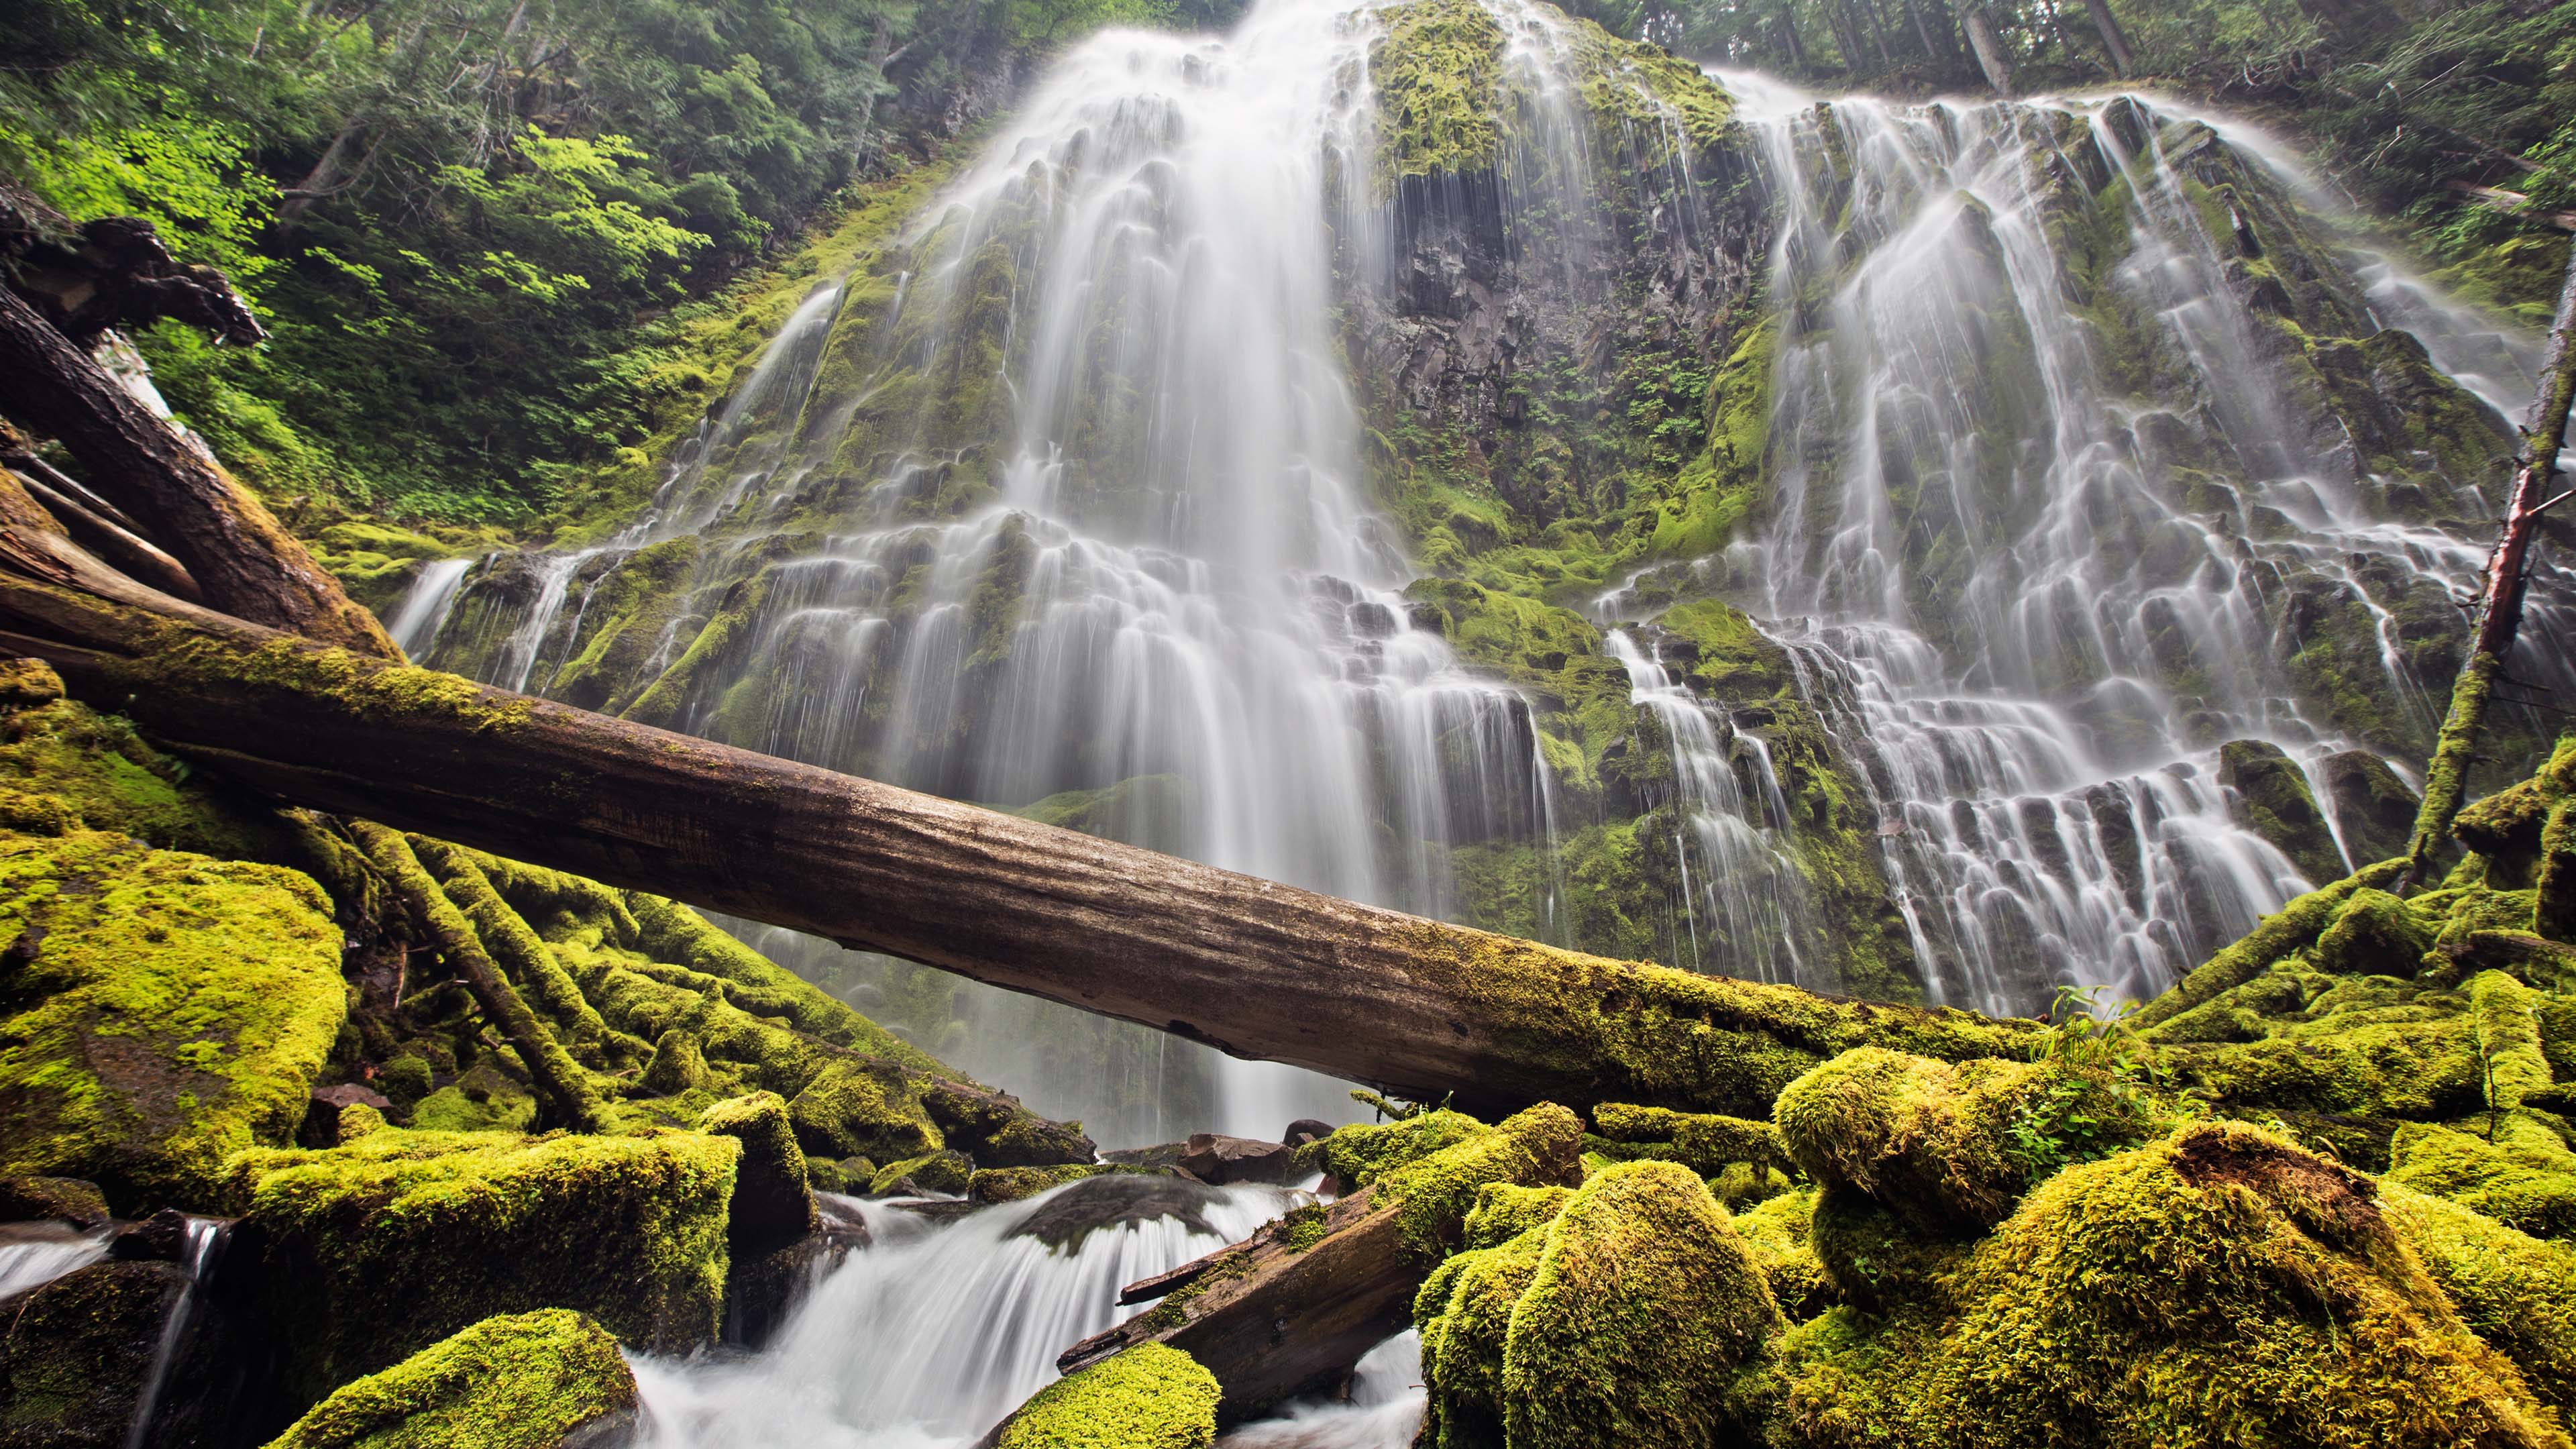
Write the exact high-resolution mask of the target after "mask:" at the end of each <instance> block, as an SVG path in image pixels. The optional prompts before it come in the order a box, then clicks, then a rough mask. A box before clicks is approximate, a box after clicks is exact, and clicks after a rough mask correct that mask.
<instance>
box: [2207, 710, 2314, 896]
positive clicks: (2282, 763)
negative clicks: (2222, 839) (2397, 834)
mask: <svg viewBox="0 0 2576 1449" xmlns="http://www.w3.org/2000/svg"><path fill="white" fill-rule="evenodd" d="M2218 783H2220V784H2221V785H2224V786H2226V787H2227V788H2228V789H2229V790H2230V791H2232V792H2234V793H2233V795H2232V797H2231V798H2230V799H2229V801H2228V811H2229V813H2230V814H2231V815H2233V816H2234V817H2235V820H2236V823H2237V824H2238V825H2241V826H2243V827H2244V828H2245V829H2246V830H2248V831H2250V832H2251V833H2253V834H2254V835H2256V836H2258V837H2260V838H2261V839H2262V840H2263V841H2264V842H2266V843H2267V844H2269V845H2271V846H2272V848H2274V849H2275V850H2278V851H2280V852H2281V853H2282V854H2283V855H2286V856H2288V857H2289V858H2290V864H2292V865H2294V866H2297V867H2298V869H2299V874H2301V875H2303V876H2306V877H2307V878H2308V879H2309V880H2310V881H2313V882H2315V883H2317V884H2319V885H2322V884H2324V883H2325V882H2327V881H2330V880H2340V879H2342V877H2343V874H2344V864H2343V852H2342V851H2341V850H2339V849H2338V848H2337V847H2336V845H2335V837H2334V827H2333V826H2332V825H2330V824H2328V823H2327V822H2326V815H2325V812H2324V811H2323V810H2321V809H2319V808H2317V797H2316V792H2315V791H2314V790H2312V789H2310V788H2309V786H2308V777H2307V774H2306V772H2304V771H2302V770H2301V769H2300V768H2299V766H2298V763H2297V762H2296V761H2294V760H2292V759H2291V758H2290V757H2289V756H2288V755H2287V754H2285V753H2283V752H2282V749H2281V747H2280V746H2279V745H2276V744H2273V743H2271V742H2269V741H2267V740H2229V741H2228V742H2227V743H2225V744H2223V745H2220V746H2219V747H2218Z"/></svg>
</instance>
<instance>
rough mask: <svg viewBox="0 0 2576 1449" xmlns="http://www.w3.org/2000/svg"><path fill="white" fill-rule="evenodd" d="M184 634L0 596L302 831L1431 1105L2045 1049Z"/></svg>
mask: <svg viewBox="0 0 2576 1449" xmlns="http://www.w3.org/2000/svg"><path fill="white" fill-rule="evenodd" d="M133 592H135V593H138V594H139V593H140V592H141V591H140V590H134V591H133ZM165 603H166V607H164V608H162V609H161V610H160V611H159V612H152V611H150V610H147V609H145V608H137V607H134V606H132V605H131V604H126V603H118V602H114V601H111V600H107V599H99V598H93V597H89V596H86V595H83V594H80V593H77V592H74V591H73V590H71V589H66V588H63V587H59V586H57V585H53V584H48V583H45V582H41V581H38V580H34V579H28V578H24V577H12V576H9V575H7V574H0V650H7V651H11V652H15V653H21V654H33V655H37V656H40V657H42V658H44V659H46V660H48V661H50V662H51V663H53V664H54V666H55V667H56V668H57V669H58V670H59V671H60V672H61V673H62V674H63V675H64V677H65V678H66V679H68V680H71V681H73V682H74V685H75V687H76V688H77V689H79V690H80V691H82V692H83V693H84V695H85V696H86V697H88V698H90V699H93V700H97V701H102V702H108V701H113V707H115V708H118V709H120V710H122V711H124V712H125V713H127V714H129V715H131V716H132V717H133V718H134V719H135V720H136V722H137V723H138V724H140V725H141V726H142V727H143V728H144V729H145V730H146V731H147V732H148V733H150V734H151V735H152V736H153V737H154V738H156V739H158V740H160V741H162V742H163V743H165V744H166V745H167V746H168V747H169V748H171V749H173V750H175V751H177V752H179V753H181V754H183V755H186V756H188V757H190V758H192V759H194V760H196V761H198V762H199V763H201V764H206V765H210V766H214V767H218V768H220V769H222V770H224V771H226V772H227V773H229V774H231V775H233V776H234V777H235V778H237V779H239V780H241V781H242V782H244V783H246V784H249V785H252V786H255V787H257V788H261V789H264V790H267V791H269V792H270V793H272V794H274V795H276V796H278V797H279V798H281V799H284V800H288V801H291V802H294V803H298V804H304V805H309V806H312V807H314V808H317V809H321V810H327V811H331V812H334V813H339V814H345V815H351V816H358V817H363V818H366V819H371V820H379V821H383V822H385V823H387V824H389V825H395V826H398V827H400V828H403V829H407V830H415V831H419V832H421V833H423V834H426V835H432V836H436V837H438V838H440V839H442V840H452V841H457V842H460V843H463V844H469V845H474V846H477V847H480V848H482V849H485V850H489V851H491V852H493V853H495V854H500V855H506V856H510V857H513V858H517V859H522V860H529V861H535V862H539V863H542V864H546V865H550V866H553V867H555V868H557V869H561V870H568V871H573V872H576V873H579V874H582V875H586V876H590V877H592V878H594V879H597V880H600V881H605V882H608V883H610V884H614V885H622V886H628V887H633V888H638V889H642V890H647V891H652V892H655V893H657V894H661V895H666V896H672V897H676V898H678V899H680V900H683V901H687V902H689V903H690V904H693V905H697V906H702V907H705V908H708V909H712V910H717V911H723V912H726V913H729V914H732V915H737V916H745V917H749V918H751V919H753V920H757V921H764V922H767V923H770V924H773V925H778V926H785V927H788V928H790V929H792V930H799V931H805V932H809V933H811V934H814V935H817V936H824V937H828V938H830V939H832V940H835V941H839V942H841V943H842V944H844V945H848V946H852V947H857V948H860V949H865V950H872V951H884V952H887V953H890V954H892V955H896V956H902V957H905V958H907V959H910V960H913V961H919V962H922V963H925V964H927V965H931V966H937V967H940V968H943V969H945V970H949V971H954V972H956V973H958V974H960V975H964V976H969V977H972V978H974V979H976V980H978V981H984V982H988V983H991V984H993V985H997V986H1003V987H1007V988H1009V989H1011V990H1015V991H1023V992H1027V993H1029V994H1031V995H1036V996H1043V997H1046V998H1048V999H1050V1000H1054V1001H1059V1002H1063V1003H1066V1004H1068V1005H1071V1006H1076V1007H1079V1008H1081V1009H1083V1010H1086V1011H1092V1012H1097V1013H1099V1014H1101V1015H1104V1016H1113V1017H1118V1018H1120V1019H1123V1020H1127V1021H1134V1022H1141V1023H1143V1024H1145V1025H1148V1026H1152V1027H1156V1028H1158V1029H1161V1030H1164V1031H1169V1032H1172V1033H1175V1034H1177V1035H1181V1036H1185V1037H1189V1038H1191V1039H1193V1040H1196V1041H1203V1042H1207V1043H1209V1044H1211V1045H1214V1046H1216V1047H1217V1048H1219V1049H1220V1050H1223V1051H1226V1052H1229V1053H1231V1054H1233V1055H1235V1056H1240V1057H1247V1058H1255V1059H1266V1060H1273V1061H1283V1062H1289V1063H1292V1064H1294V1065H1297V1066H1302V1067H1308V1068H1312V1069H1314V1070H1316V1071H1320V1072H1326V1073H1330V1074H1333V1075H1336V1076H1341V1077H1347V1078H1352V1079H1355V1080H1358V1081H1362V1082H1367V1083H1370V1084H1372V1085H1374V1086H1377V1087H1380V1088H1382V1089H1384V1090H1387V1091H1391V1092H1397V1093H1401V1094H1404V1095H1406V1096H1410V1097H1414V1098H1417V1099H1429V1100H1436V1099H1439V1098H1441V1097H1444V1096H1447V1095H1449V1094H1451V1093H1455V1094H1456V1095H1457V1098H1458V1102H1459V1105H1460V1106H1462V1107H1464V1108H1466V1109H1468V1110H1471V1111H1485V1112H1492V1111H1497V1110H1508V1109H1512V1108H1517V1107H1519V1106H1522V1105H1525V1104H1527V1103H1531V1102H1537V1101H1546V1100H1553V1101H1558V1102H1563V1103H1566V1104H1568V1105H1570V1106H1576V1107H1582V1106H1588V1105H1590V1104H1592V1103H1595V1102H1602V1101H1620V1102H1637V1103H1642V1104H1649V1105H1661V1106H1671V1107H1678V1108H1685V1109H1689V1110H1695V1111H1704V1112H1723V1113H1729V1114H1732V1115H1736V1116H1748V1117H1761V1116H1766V1115H1768V1113H1769V1111H1770V1108H1771V1101H1772V1098H1773V1097H1774V1096H1775V1095H1777V1093H1778V1092H1779V1090H1780V1088H1781V1087H1782V1086H1784V1085H1786V1084H1787V1083H1788V1081H1789V1080H1790V1079H1791V1078H1793V1077H1795V1076H1797V1075H1798V1074H1799V1073H1801V1072H1803V1071H1805V1070H1806V1069H1807V1068H1808V1067H1810V1066H1813V1065H1815V1064H1816V1063H1818V1062H1821V1061H1823V1060H1825V1059H1826V1058H1828V1057H1831V1056H1834V1055H1837V1054H1838V1053H1840V1052H1842V1051H1844V1050H1846V1049H1848V1048H1851V1047H1855V1046H1861V1045H1867V1044H1878V1045H1885V1046H1892V1047H1898V1048H1901V1049H1904V1050H1908V1051H1915V1052H1920V1053H1923V1054H1926V1055H1930V1056H1937V1057H1944V1058H1949V1059H1953V1060H1961V1059H1967V1058H1972V1057H1981V1056H2009V1055H2018V1054H2020V1052H2021V1051H2022V1050H2023V1049H2024V1043H2026V1041H2027V1040H2028V1038H2027V1037H2026V1036H2025V1035H2024V1031H2025V1030H2026V1029H2027V1028H2028V1025H2029V1024H2028V1023H2002V1022H1994V1021H1989V1020H1987V1019H1985V1018H1982V1017H1978V1016H1975V1015H1972V1014H1970V1013H1966V1012H1960V1011H1954V1010H1946V1009H1941V1010H1926V1009H1922V1008H1912V1007H1897V1006H1881V1005H1867V1004H1862V1003H1857V1002H1845V1001H1836V1000H1830V999H1827V998H1823V997H1818V996H1814V995H1811V994H1809V993H1807V992H1803V991H1799V990H1797V989H1795V988H1792V987H1786V986H1769V985H1762V984H1757V983H1753V982H1744V981H1731V980H1725V979H1722V978H1716V977H1704V976H1695V975H1691V974H1689V973H1687V972H1681V971H1674V970H1668V969H1666V968H1663V967H1659V966H1650V965H1641V964H1637V963H1633V962H1622V961H1611V960H1605V959H1603V958H1600V957H1595V956H1586V955H1582V954H1579V953H1576V952H1572V951H1565V950H1560V949H1558V948H1555V947H1551V946H1545V945H1540V944H1537V943H1534V942H1529V941H1521V940H1515V939H1513V938H1510V937H1506V936H1496V935H1491V934H1488V933H1486V932H1483V931H1476V930H1470V929H1468V928H1466V927H1462V926H1453V925H1448V924H1445V923H1442V922H1438V921H1430V920H1424V919H1422V918H1420V917H1417V916H1408V915H1405V914H1403V913H1401V912H1397V911H1390V910H1383V909H1380V908H1377V907H1374V906H1364V905H1358V904H1355V903H1353V902H1349V901H1341V900H1335V899H1332V898H1331V897H1328V896H1321V895H1317V894H1315V893H1313V892H1310V891H1303V890H1298V889H1296V888H1294V887H1290V886H1284V885H1280V884H1277V883H1275V882H1271V881H1264V880H1258V879H1255V878H1253V877H1250V876H1244V875H1238V874H1235V873H1234V872H1232V871H1225V870H1219V869H1216V868H1215V867H1213V866H1206V865H1200V864H1197V863H1194V862H1191V861H1185V860H1178V859H1174V858H1172V857H1170V856H1164V855H1157V854H1155V853H1154V852H1152V851H1147V850H1140V849H1137V848H1135V847H1133V846H1127V845H1121V844H1117V843H1115V842H1112V841H1107V840H1099V839H1095V838H1093V837H1090V836H1086V835H1079V834H1076V833H1074V832H1071V831H1067V830H1060V829H1057V828H1054V827H1052V826H1046V825H1040V824H1038V823H1036V822H1034V821H1028V820H1023V819H1020V818H1018V817H1016V816H1010V815H1003V814H1000V813H997V812H994V811H990V810H983V809H979V808H977V807H975V806H972V805H964V804H959V803H957V802H954V801H949V800H942V799H938V798H936V797H933V796H928V795H920V794H915V793H914V792H912V791H909V790H900V789H896V788H894V787H892V786H889V785H882V784H878V783H876V782H873V781H869V780H862V779H856V778H853V777H850V776H846V775H837V774H834V773H832V772H830V771H828V770H822V769H817V768H815V767H813V766H810V765H802V764H797V763H794V762H792V761H787V760H780V759H773V758H770V757H768V756H764V755H757V754H753V753H751V752H749V751H746V750H737V749H732V748H730V747H727V746H724V745H719V744H713V743H710V742H708V741H705V740H698V739H692V738H689V737H687V736H684V735H676V734H671V733H668V732H666V731H663V730H658V729H654V728H651V727H649V726H645V725H638V724H635V723H632V722H630V721H625V720H618V719H612V718H609V717H606V716H603V715H596V714H592V713H590V712H588V711H585V710H578V709H572V708H569V707H567V706H564V705H560V704H556V703H553V702H551V701H546V700H538V699H531V698H528V697H526V696H523V695H516V694H512V693H509V692H508V691H506V690H499V689H492V688H488V687H485V686H482V685H477V684H473V683H470V682H468V681H466V680H463V679H459V678H456V677H454V676H450V675H442V674H435V673H432V672H430V671H427V670H421V669H413V668H408V667H401V666H396V665H392V664H389V663H386V662H383V661H381V660H377V659H373V658H368V657H363V656H361V655H358V654H354V653H352V652H350V651H347V650H337V649H326V648H323V647H321V646H319V645H316V644H313V643H310V642H309V641H304V640H298V639H294V638H290V637H288V636H284V635H281V634H278V633H276V632H273V631H270V630H266V629H261V628H257V627H253V626H249V625H244V624H241V623H239V622H237V621H230V620H223V619H220V618H217V617H215V616H212V615H207V614H204V613H203V611H192V610H188V609H187V608H186V606H185V605H180V604H177V603H176V602H175V601H165ZM192 615H193V616H194V617H191V616H192Z"/></svg>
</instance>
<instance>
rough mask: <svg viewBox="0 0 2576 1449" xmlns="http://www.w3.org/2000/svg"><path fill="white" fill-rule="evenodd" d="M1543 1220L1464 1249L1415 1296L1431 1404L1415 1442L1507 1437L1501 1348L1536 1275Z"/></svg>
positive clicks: (1472, 1448) (1445, 1446) (1437, 1444)
mask: <svg viewBox="0 0 2576 1449" xmlns="http://www.w3.org/2000/svg"><path fill="white" fill-rule="evenodd" d="M1546 1249H1547V1228H1546V1226H1545V1225H1544V1224H1541V1225H1539V1226H1536V1227H1532V1228H1528V1229H1525V1230H1523V1231H1522V1232H1520V1233H1518V1234H1515V1235H1513V1236H1511V1237H1508V1238H1505V1239H1504V1240H1502V1241H1501V1242H1498V1243H1492V1244H1489V1245H1486V1246H1484V1247H1480V1248H1475V1249H1472V1250H1470V1251H1468V1252H1464V1253H1459V1254H1457V1255H1456V1256H1454V1257H1452V1258H1450V1259H1449V1260H1448V1261H1447V1262H1445V1263H1443V1264H1441V1265H1440V1267H1439V1268H1438V1269H1437V1270H1436V1271H1434V1272H1433V1273H1432V1275H1431V1276H1430V1277H1429V1278H1427V1279H1425V1280H1424V1282H1423V1285H1422V1288H1421V1291H1420V1292H1418V1293H1417V1294H1416V1295H1415V1296H1414V1301H1413V1320H1414V1322H1415V1324H1416V1325H1417V1326H1419V1327H1420V1328H1421V1330H1422V1383H1423V1387H1424V1388H1425V1389H1426V1390H1427V1391H1428V1393H1427V1407H1426V1409H1425V1412H1424V1416H1423V1421H1422V1431H1421V1434H1420V1435H1419V1436H1418V1437H1417V1438H1416V1439H1415V1441H1414V1442H1415V1443H1416V1444H1417V1445H1427V1446H1430V1449H1491V1446H1495V1445H1500V1444H1502V1443H1503V1442H1504V1431H1503V1348H1504V1344H1505V1342H1506V1340H1507V1339H1508V1338H1509V1336H1510V1333H1511V1324H1512V1310H1513V1308H1515V1307H1517V1306H1518V1305H1519V1303H1520V1301H1521V1295H1522V1294H1523V1293H1526V1292H1528V1291H1529V1285H1530V1280H1531V1279H1532V1278H1534V1277H1536V1276H1537V1274H1538V1260H1539V1258H1540V1256H1541V1255H1542V1254H1543V1253H1544V1252H1545V1251H1546Z"/></svg>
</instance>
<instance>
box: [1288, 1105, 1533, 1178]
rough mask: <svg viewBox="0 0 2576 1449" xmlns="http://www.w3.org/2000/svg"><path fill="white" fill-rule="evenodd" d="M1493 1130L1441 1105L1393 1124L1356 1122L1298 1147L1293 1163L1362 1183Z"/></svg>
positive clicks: (1399, 1119) (1464, 1114) (1397, 1120)
mask: <svg viewBox="0 0 2576 1449" xmlns="http://www.w3.org/2000/svg"><path fill="white" fill-rule="evenodd" d="M1492 1130H1493V1129H1492V1128H1490V1127H1487V1126H1486V1125H1485V1124H1484V1123H1482V1122H1479V1121H1477V1120H1476V1119H1475V1118H1473V1117H1470V1116H1468V1115H1467V1114H1466V1113H1464V1112H1452V1111H1449V1110H1448V1109H1446V1108H1442V1109H1439V1110H1437V1111H1431V1112H1422V1113H1417V1114H1416V1115H1414V1116H1411V1117H1401V1118H1398V1119H1396V1120H1395V1121H1393V1122H1355V1123H1353V1124H1351V1125H1350V1126H1347V1127H1343V1128H1340V1129H1339V1130H1337V1131H1335V1132H1334V1133H1332V1135H1330V1136H1328V1137H1319V1138H1317V1139H1315V1140H1314V1141H1312V1142H1309V1143H1307V1144H1306V1145H1305V1146H1303V1147H1301V1148H1299V1149H1297V1165H1298V1166H1299V1167H1300V1168H1305V1169H1311V1170H1315V1171H1320V1172H1323V1173H1325V1174H1327V1175H1329V1176H1331V1177H1335V1178H1338V1179H1340V1180H1341V1181H1342V1182H1343V1183H1345V1184H1347V1185H1348V1186H1350V1187H1366V1186H1368V1185H1369V1184H1370V1183H1373V1182H1375V1181H1377V1180H1378V1178H1379V1177H1380V1176H1381V1175H1382V1174H1384V1173H1386V1172H1387V1171H1389V1170H1391V1169H1393V1168H1397V1167H1401V1166H1403V1165H1404V1164H1405V1163H1408V1162H1411V1161H1414V1160H1415V1159H1417V1158H1422V1157H1428V1156H1430V1155H1431V1154H1432V1153H1434V1152H1438V1151H1439V1150H1440V1149H1442V1148H1444V1147H1449V1146H1452V1145H1454V1144H1456V1143H1460V1142H1464V1141H1466V1140H1467V1139H1468V1138H1470V1137H1474V1136H1477V1135H1479V1134H1481V1133H1485V1132H1490V1131H1492Z"/></svg>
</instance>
